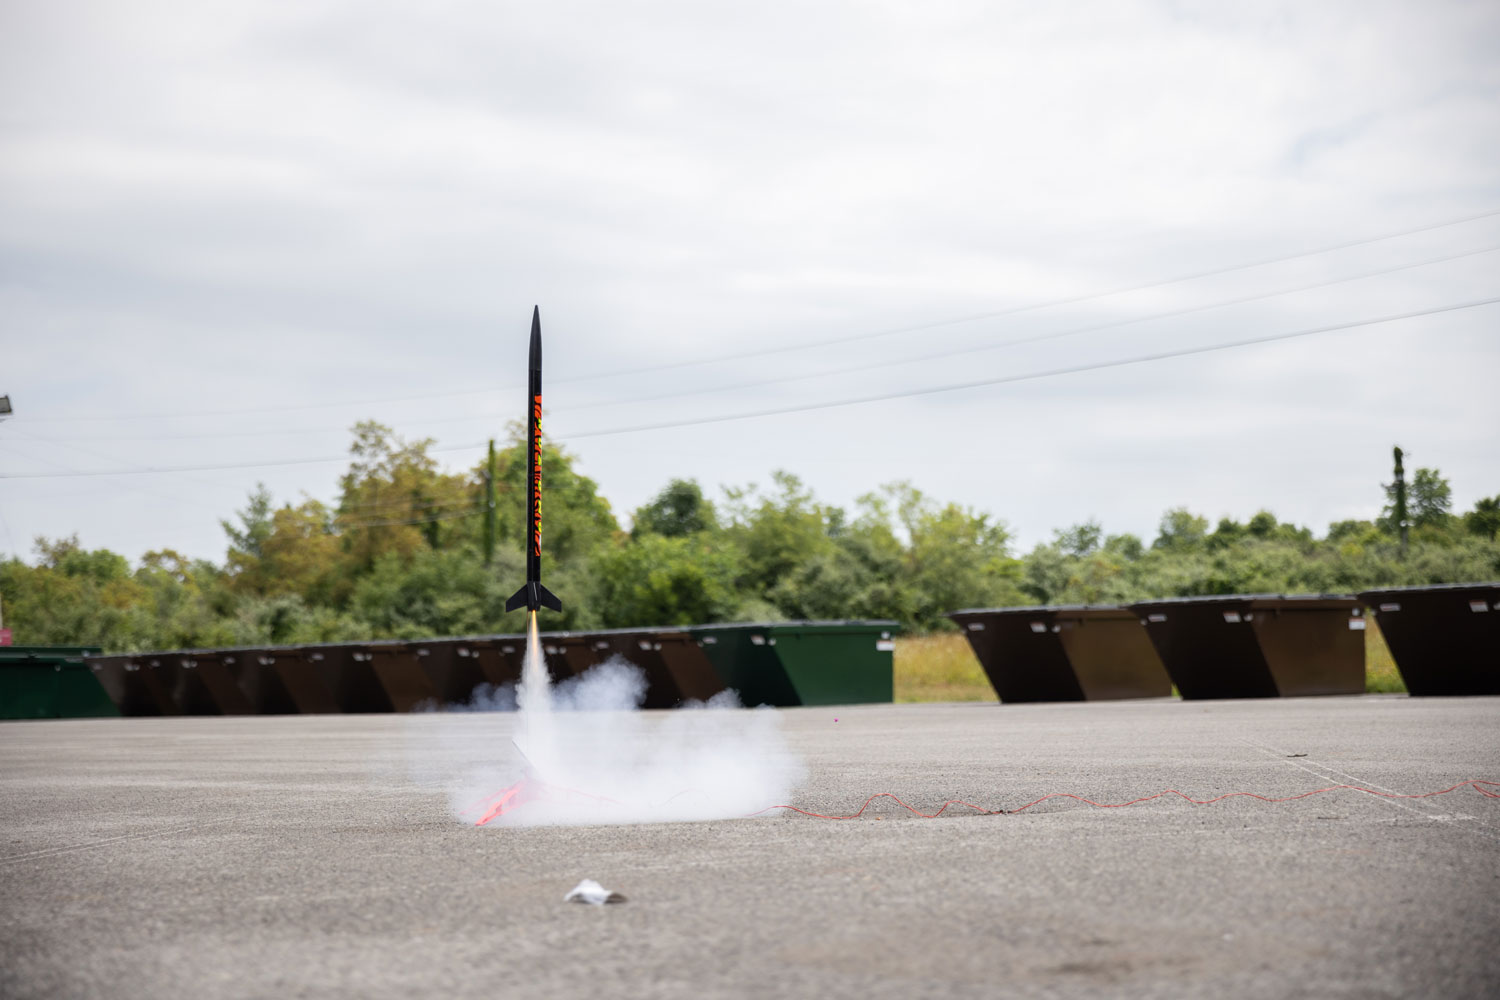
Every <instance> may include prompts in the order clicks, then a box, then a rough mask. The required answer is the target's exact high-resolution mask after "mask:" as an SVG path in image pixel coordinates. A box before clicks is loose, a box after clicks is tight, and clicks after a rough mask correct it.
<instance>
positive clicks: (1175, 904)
mask: <svg viewBox="0 0 1500 1000" xmlns="http://www.w3.org/2000/svg"><path fill="white" fill-rule="evenodd" d="M778 715H779V717H780V722H781V725H782V727H783V729H784V732H785V734H786V737H787V740H788V743H789V744H790V746H791V748H792V750H793V751H794V752H795V753H796V754H797V755H798V756H799V757H800V758H801V759H802V760H803V762H804V763H805V766H806V768H807V778H806V780H805V781H804V782H803V784H802V785H801V787H800V788H799V789H798V790H797V791H796V792H795V793H794V794H793V796H792V801H791V804H795V805H797V806H800V807H802V808H804V809H808V810H810V811H814V812H820V813H828V814H844V813H849V812H853V811H854V810H857V809H858V808H859V807H860V806H861V804H862V803H863V802H864V801H865V799H866V798H867V797H868V796H869V795H871V794H874V793H877V792H890V793H893V794H895V795H897V796H900V797H901V798H902V799H904V800H905V801H906V802H908V803H910V804H911V805H913V806H914V807H917V808H919V809H923V810H925V811H932V810H935V809H936V808H937V807H938V806H940V805H941V804H942V803H943V802H944V801H945V800H947V799H950V798H961V799H965V800H968V801H970V802H973V803H975V804H977V805H980V806H983V807H985V808H987V809H996V810H998V809H1014V808H1016V807H1018V806H1020V805H1023V804H1025V803H1027V802H1029V801H1031V800H1033V799H1035V798H1037V797H1039V796H1042V795H1045V794H1047V793H1050V792H1070V793H1074V794H1077V795H1081V796H1086V797H1089V798H1092V799H1095V800H1097V801H1101V802H1120V801H1124V800H1127V799H1132V798H1136V797H1139V796H1143V795H1149V794H1152V793H1155V792H1159V791H1162V790H1163V789H1167V788H1174V789H1178V790H1180V791H1182V792H1183V793H1185V794H1188V795H1190V796H1193V797H1195V798H1200V799H1201V798H1209V797H1212V796H1215V795H1222V794H1224V793H1226V792H1234V791H1249V792H1256V793H1259V794H1262V795H1266V796H1291V795H1298V794H1300V793H1302V792H1306V791H1310V790H1313V789H1317V788H1322V787H1325V786H1328V785H1335V784H1357V785H1362V786H1365V787H1369V788H1375V789H1379V790H1389V791H1394V792H1401V793H1419V792H1429V791H1436V790H1438V789H1442V788H1446V787H1448V786H1451V785H1453V784H1456V783H1458V782H1461V781H1465V780H1467V779H1474V778H1480V779H1489V780H1494V781H1500V699H1497V698H1470V699H1440V698H1433V699H1414V698H1407V697H1404V696H1364V697H1358V698H1317V699H1300V700H1267V701H1226V702H1180V701H1171V700H1165V699H1163V700H1153V701H1142V702H1115V703H1095V704H1066V705H1064V704H1056V705H994V704H975V705H883V706H859V707H846V708H809V709H793V710H781V711H779V713H778ZM514 718H515V717H514V716H503V717H495V716H485V717H480V716H472V715H471V716H464V715H437V714H433V715H425V716H416V717H412V716H404V717H403V716H325V717H283V718H264V717H262V718H192V719H122V720H80V721H60V722H26V723H6V724H3V725H0V928H3V930H0V996H4V997H17V998H20V997H101V998H103V997H109V998H121V997H126V998H128V997H151V998H176V997H192V998H231V997H461V996H484V997H526V998H533V997H535V998H546V997H569V998H573V997H577V998H583V997H597V996H606V997H626V996H628V997H673V998H676V997H682V998H687V997H692V998H700V997H761V996H766V997H770V996H777V997H856V996H857V997H877V998H878V997H913V996H944V997H995V996H1022V997H1030V996H1038V997H1073V996H1077V997H1184V998H1186V997H1192V998H1203V997H1217V998H1224V997H1267V998H1270V997H1275V998H1285V997H1319V998H1329V997H1359V998H1369V997H1403V998H1405V997H1425V996H1432V997H1445V998H1456V997H1485V996H1488V997H1493V996H1495V995H1497V993H1500V948H1497V946H1496V940H1497V931H1500V798H1494V799H1491V798H1485V797H1483V796H1482V795H1480V794H1478V793H1477V792H1475V791H1473V790H1472V789H1469V788H1463V789H1459V790H1458V791H1455V792H1452V793H1450V794H1447V795H1440V796H1436V797H1432V798H1426V799H1381V798H1376V797H1373V796H1369V795H1365V794H1363V793H1359V792H1354V791H1348V790H1341V791H1335V792H1330V793H1327V794H1320V795H1315V796H1311V797H1308V798H1304V799H1299V800H1297V801H1293V802H1284V803H1267V802H1262V801H1258V800H1254V799H1250V798H1244V797H1240V798H1233V799H1228V800H1225V801H1222V802H1219V803H1216V804H1214V805H1203V806H1195V805H1191V804H1189V803H1187V802H1184V801H1182V800H1181V799H1178V798H1176V797H1175V796H1167V797H1164V798H1159V799H1155V800H1152V801H1149V802H1144V803H1140V804H1137V805H1133V806H1129V807H1126V808H1118V809H1098V808H1094V807H1091V806H1088V805H1085V804H1082V803H1079V802H1077V801H1075V800H1071V799H1065V798H1055V799H1051V800H1048V801H1046V802H1043V803H1042V804H1040V805H1037V806H1035V807H1033V808H1030V809H1028V810H1026V811H1024V812H1021V813H1015V814H1002V813H995V814H988V815H980V814H976V813H974V812H972V811H970V810H967V809H964V808H962V807H955V808H953V809H951V810H950V811H949V813H948V814H946V815H944V816H942V817H940V818H938V819H920V818H915V817H913V816H912V815H911V814H909V813H907V812H906V811H905V810H903V809H901V808H900V807H899V806H897V805H895V803H894V802H892V801H891V800H889V799H878V800H876V802H875V803H873V804H872V806H871V808H870V810H869V811H868V812H866V814H865V815H864V817H863V818H861V819H858V820H843V821H838V820H825V819H814V818H809V817H806V816H803V815H800V814H796V813H791V812H788V811H786V810H773V811H772V813H771V814H769V815H768V816H766V817H762V818H757V819H730V820H719V821H713V822H690V823H665V824H637V825H628V826H589V827H543V828H526V829H515V828H494V827H490V828H483V829H479V828H475V827H473V826H466V825H463V824H461V823H459V822H457V821H456V820H455V819H454V817H453V815H452V812H451V810H450V808H449V805H448V802H447V799H446V798H445V796H444V795H443V794H442V793H441V791H440V790H438V789H436V788H434V787H433V786H431V785H429V784H426V783H424V781H423V780H418V778H419V777H420V775H416V776H414V775H415V771H414V769H413V767H412V762H411V758H412V756H413V755H414V754H415V755H417V756H418V757H421V758H423V760H424V761H425V764H424V766H428V767H432V766H437V767H439V768H440V767H441V766H446V763H452V762H451V761H447V762H445V759H444V757H443V755H444V754H451V753H454V752H464V753H471V752H472V751H471V750H464V751H454V750H451V749H444V748H445V747H447V748H451V747H455V746H464V745H465V744H464V743H463V742H462V741H459V742H457V743H455V742H453V741H450V740H448V739H447V737H448V736H449V735H450V734H452V733H453V732H457V731H462V730H463V729H464V727H475V726H481V725H483V726H487V727H490V728H491V729H495V728H496V727H499V728H500V729H502V730H503V728H504V727H505V726H508V725H511V724H512V720H514ZM835 720H837V721H835ZM497 745H498V744H497ZM502 751H503V747H502V749H501V750H497V753H498V752H502ZM433 761H436V762H437V763H436V765H434V764H433ZM1497 791H1500V790H1497ZM767 804H768V805H770V804H771V803H767ZM583 878H592V879H595V880H597V881H598V882H600V883H601V884H602V885H604V886H605V887H607V888H609V889H613V890H616V891H618V892H620V893H622V894H623V895H624V896H626V897H627V900H628V901H627V902H626V903H623V904H619V905H610V906H603V907H594V906H584V905H577V904H572V903H565V902H564V901H563V896H564V894H565V893H567V892H568V891H569V890H570V889H572V888H573V887H574V886H575V885H576V884H577V883H578V882H579V880H580V879H583Z"/></svg>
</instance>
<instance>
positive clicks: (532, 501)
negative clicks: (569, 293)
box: [505, 307, 562, 611]
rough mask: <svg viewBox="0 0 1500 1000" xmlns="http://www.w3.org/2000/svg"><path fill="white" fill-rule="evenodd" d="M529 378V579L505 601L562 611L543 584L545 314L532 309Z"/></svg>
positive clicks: (511, 604)
mask: <svg viewBox="0 0 1500 1000" xmlns="http://www.w3.org/2000/svg"><path fill="white" fill-rule="evenodd" d="M526 367H527V378H526V528H527V531H526V582H525V583H524V584H522V586H521V589H520V590H518V591H516V592H515V593H514V594H512V595H511V597H510V600H508V601H506V602H505V610H506V611H514V610H515V609H516V608H521V607H524V608H526V609H527V610H528V611H536V610H537V609H538V608H551V609H552V610H553V611H561V610H562V602H561V601H559V600H558V599H557V598H556V597H555V596H554V595H553V594H552V592H551V591H549V590H548V589H547V588H546V587H544V586H542V313H541V309H540V307H538V308H534V309H533V310H532V312H531V349H530V351H529V352H528V356H527V365H526Z"/></svg>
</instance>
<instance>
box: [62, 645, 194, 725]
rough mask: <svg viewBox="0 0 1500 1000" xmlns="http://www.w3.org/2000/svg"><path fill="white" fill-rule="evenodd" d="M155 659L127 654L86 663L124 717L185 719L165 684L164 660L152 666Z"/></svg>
mask: <svg viewBox="0 0 1500 1000" xmlns="http://www.w3.org/2000/svg"><path fill="white" fill-rule="evenodd" d="M154 656H155V654H136V653H127V654H119V655H111V656H90V657H86V658H85V659H86V662H87V663H88V665H89V669H90V670H91V671H93V673H94V676H95V677H96V678H98V680H99V686H100V687H102V688H104V693H105V694H107V695H109V700H110V701H112V702H114V703H115V707H116V708H118V709H119V710H120V714H121V715H125V716H140V715H181V714H182V713H181V711H180V710H179V709H178V708H177V706H176V704H174V703H173V701H172V697H171V694H170V693H169V692H168V690H167V686H166V685H165V684H164V683H163V681H162V676H163V674H162V671H161V669H160V660H156V661H155V662H156V665H155V666H153V665H152V657H154Z"/></svg>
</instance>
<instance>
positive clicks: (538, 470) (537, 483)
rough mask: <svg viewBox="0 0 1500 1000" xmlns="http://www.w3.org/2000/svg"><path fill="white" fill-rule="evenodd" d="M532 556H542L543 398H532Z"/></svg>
mask: <svg viewBox="0 0 1500 1000" xmlns="http://www.w3.org/2000/svg"><path fill="white" fill-rule="evenodd" d="M531 554H532V555H534V556H536V557H537V558H541V555H542V397H541V395H540V394H538V395H535V396H532V397H531Z"/></svg>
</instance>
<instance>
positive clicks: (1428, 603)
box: [1359, 583, 1500, 696]
mask: <svg viewBox="0 0 1500 1000" xmlns="http://www.w3.org/2000/svg"><path fill="white" fill-rule="evenodd" d="M1359 599H1360V600H1361V601H1363V602H1364V604H1365V606H1366V607H1368V608H1369V609H1370V611H1371V612H1372V613H1373V614H1374V615H1375V616H1376V620H1377V621H1378V622H1379V623H1380V632H1381V635H1383V636H1384V637H1385V644H1386V645H1387V646H1388V647H1390V650H1391V656H1392V657H1393V658H1394V659H1395V661H1396V669H1397V670H1399V671H1401V679H1402V680H1403V681H1405V682H1406V690H1408V691H1410V692H1411V693H1412V694H1413V695H1418V696H1423V695H1476V694H1500V583H1467V584H1453V585H1445V586H1436V587H1399V588H1395V589H1392V590H1367V591H1365V592H1364V593H1362V594H1360V595H1359Z"/></svg>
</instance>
